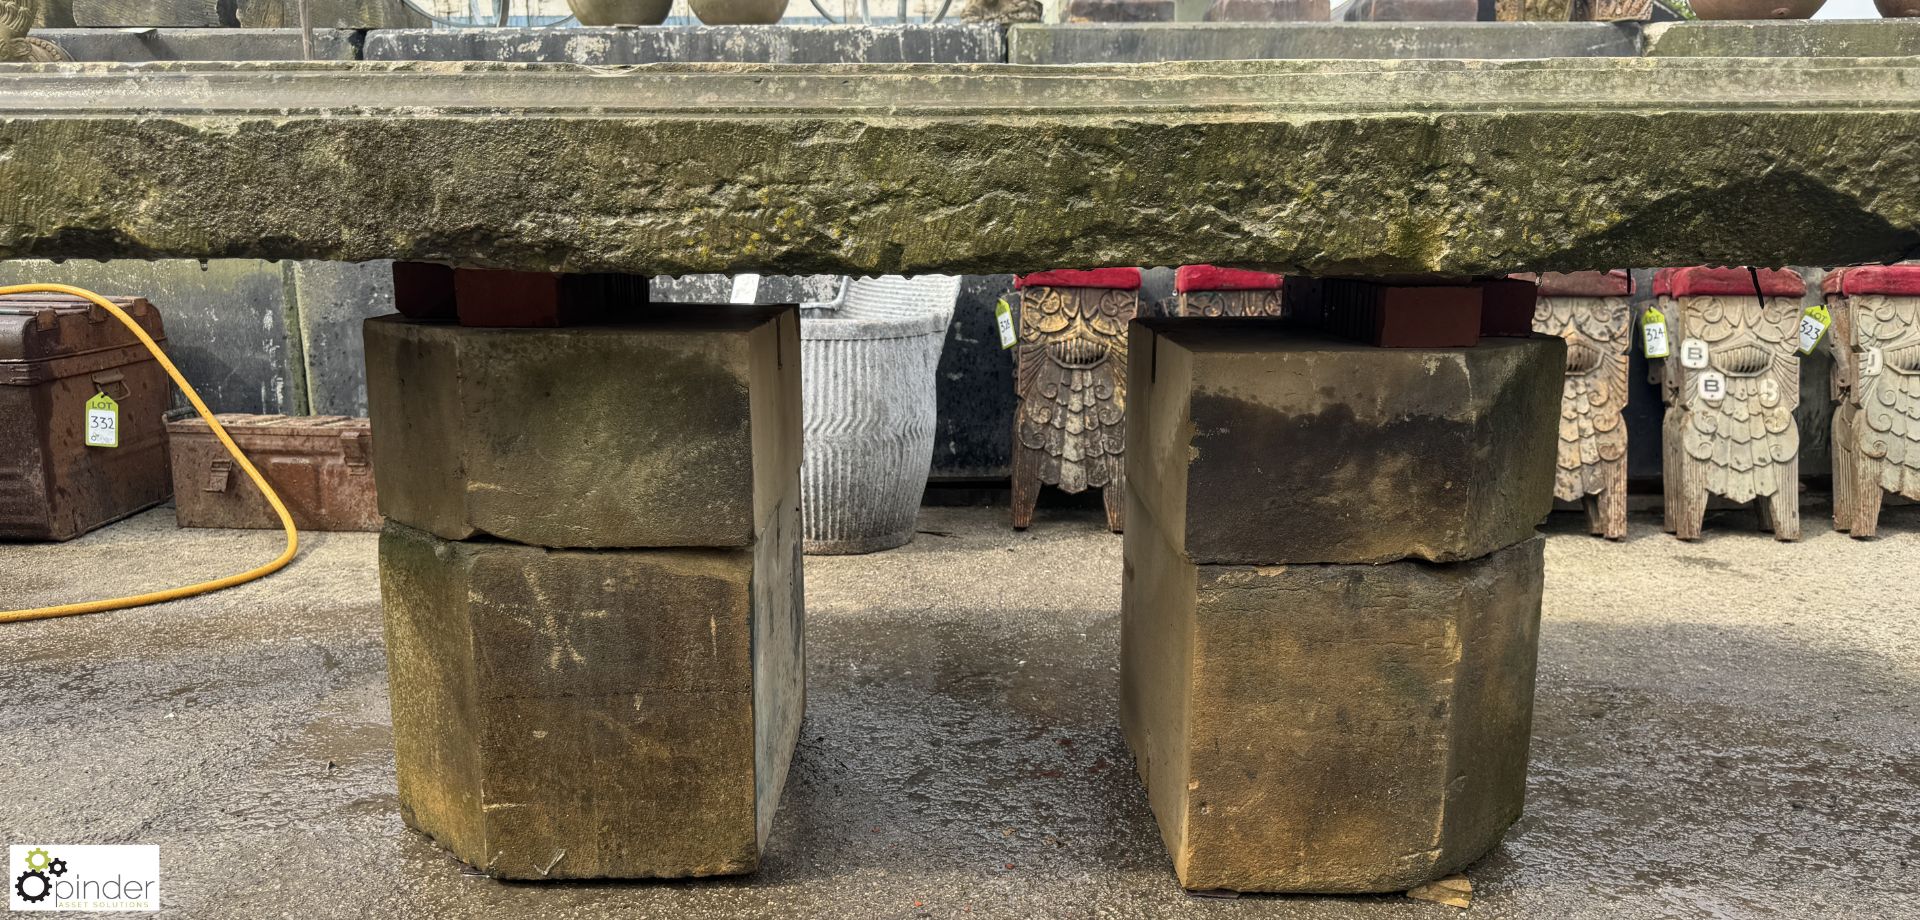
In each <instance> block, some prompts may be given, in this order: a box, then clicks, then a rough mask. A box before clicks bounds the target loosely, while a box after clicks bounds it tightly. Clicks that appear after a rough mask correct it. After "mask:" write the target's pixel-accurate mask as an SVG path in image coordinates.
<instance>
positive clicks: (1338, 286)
mask: <svg viewBox="0 0 1920 920" xmlns="http://www.w3.org/2000/svg"><path fill="white" fill-rule="evenodd" d="M1321 290H1322V297H1321V300H1322V306H1321V322H1320V325H1321V328H1323V329H1325V330H1326V331H1328V332H1330V333H1333V334H1334V335H1338V336H1342V337H1345V338H1350V339H1355V340H1357V341H1361V342H1366V343H1368V344H1370V345H1376V346H1379V347H1381V348H1465V347H1468V346H1472V345H1475V344H1478V343H1479V341H1480V310H1481V303H1482V299H1483V297H1484V294H1485V292H1484V291H1483V290H1482V288H1481V286H1480V285H1479V284H1476V283H1474V282H1471V281H1432V282H1417V283H1407V282H1402V281H1399V280H1394V281H1388V282H1379V281H1362V280H1355V279H1346V278H1330V279H1327V280H1325V281H1323V282H1321Z"/></svg>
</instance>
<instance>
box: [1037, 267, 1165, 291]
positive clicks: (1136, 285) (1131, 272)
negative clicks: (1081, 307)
mask: <svg viewBox="0 0 1920 920" xmlns="http://www.w3.org/2000/svg"><path fill="white" fill-rule="evenodd" d="M1013 286H1014V287H1017V288H1030V287H1068V288H1113V289H1115V290H1120V291H1137V290H1139V289H1140V270H1139V269H1137V268H1094V269H1086V270H1081V269H1076V268H1056V269H1054V270H1053V271H1047V272H1034V273H1033V274H1031V275H1021V276H1020V277H1018V278H1015V279H1013Z"/></svg>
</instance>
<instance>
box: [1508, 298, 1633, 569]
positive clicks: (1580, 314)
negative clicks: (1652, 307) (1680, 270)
mask: <svg viewBox="0 0 1920 920" xmlns="http://www.w3.org/2000/svg"><path fill="white" fill-rule="evenodd" d="M1523 277H1529V276H1523ZM1538 281H1539V301H1538V304H1537V306H1536V309H1535V311H1534V315H1533V329H1534V331H1535V332H1539V333H1543V334H1546V335H1557V336H1559V337H1561V338H1563V339H1565V340H1566V341H1567V373H1566V383H1565V385H1564V387H1563V389H1562V390H1561V395H1560V456H1559V466H1558V468H1557V469H1556V470H1555V471H1554V480H1553V494H1554V497H1555V498H1558V499H1560V500H1561V501H1569V502H1580V503H1581V505H1582V506H1584V507H1585V509H1586V512H1587V525H1588V529H1589V530H1590V531H1591V532H1592V533H1593V534H1594V535H1595V536H1604V537H1606V538H1607V539H1609V540H1619V539H1622V538H1624V537H1625V536H1626V535H1627V426H1626V424H1625V422H1624V421H1623V418H1622V415H1621V413H1622V411H1623V410H1624V409H1625V408H1626V406H1627V362H1628V355H1629V353H1630V352H1631V350H1632V347H1633V307H1632V305H1631V304H1629V303H1628V300H1627V298H1628V297H1630V296H1631V295H1632V293H1633V280H1632V279H1631V278H1630V277H1629V276H1628V275H1627V273H1626V271H1624V270H1619V269H1616V270H1614V271H1610V272H1571V273H1567V274H1561V273H1559V272H1548V273H1546V274H1544V275H1541V276H1540V277H1539V278H1538Z"/></svg>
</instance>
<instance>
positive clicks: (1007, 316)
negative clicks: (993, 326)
mask: <svg viewBox="0 0 1920 920" xmlns="http://www.w3.org/2000/svg"><path fill="white" fill-rule="evenodd" d="M993 321H994V322H996V323H998V324H1000V347H1001V348H1002V349H1007V348H1012V347H1013V346H1014V343H1015V342H1018V341H1020V337H1019V336H1018V335H1016V334H1014V331H1013V308H1012V307H1010V306H1008V305H1007V299H1006V298H1005V297H1002V298H1000V302H999V303H997V304H995V305H994V307H993Z"/></svg>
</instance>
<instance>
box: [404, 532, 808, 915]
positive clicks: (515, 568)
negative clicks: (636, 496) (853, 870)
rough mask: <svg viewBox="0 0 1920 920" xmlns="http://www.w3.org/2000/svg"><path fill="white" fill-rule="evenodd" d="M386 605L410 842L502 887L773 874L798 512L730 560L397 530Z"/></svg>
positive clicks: (793, 650) (732, 552)
mask: <svg viewBox="0 0 1920 920" xmlns="http://www.w3.org/2000/svg"><path fill="white" fill-rule="evenodd" d="M380 587H381V597H382V600H383V601H384V604H385V608H386V630H387V632H386V635H387V654H388V662H389V666H390V680H391V685H392V697H393V734H394V751H395V754H396V759H397V762H396V768H397V773H398V778H399V786H400V804H401V814H402V816H403V817H404V818H405V820H406V822H407V824H408V825H410V826H412V827H414V828H416V829H418V830H420V831H423V832H425V833H427V834H429V835H431V836H432V837H433V838H434V840H435V841H437V842H438V843H439V844H440V845H441V846H444V847H446V848H447V849H448V850H450V851H452V852H453V854H454V855H455V856H457V857H459V858H460V859H461V860H463V861H465V862H467V863H469V864H471V865H473V866H474V867H476V868H478V869H480V870H482V871H484V872H486V873H488V874H491V875H495V876H499V877H503V878H512V879H565V878H646V877H677V876H697V875H720V874H730V873H741V872H750V871H752V870H753V869H754V868H755V867H756V866H757V865H758V864H759V860H760V853H761V850H762V848H763V847H764V845H765V843H766V840H767V834H768V830H769V828H770V827H771V825H772V821H773V815H774V809H775V807H776V805H777V804H778V802H779V798H780V792H781V787H782V784H783V783H784V781H785V778H786V774H787V766H788V762H789V761H790V759H791V758H792V755H793V748H794V743H795V741H796V740H797V738H798V733H799V728H800V720H801V714H802V711H803V710H804V707H805V690H804V684H803V680H802V676H803V672H804V669H805V653H804V647H803V642H802V606H801V582H800V541H799V506H798V505H797V503H793V502H789V503H787V504H786V506H785V507H784V508H783V509H781V511H780V512H779V513H778V514H777V515H775V516H774V517H773V518H772V521H771V524H770V526H769V527H768V528H767V530H766V531H765V532H764V533H763V534H762V535H761V539H760V540H759V541H758V542H757V543H756V544H755V545H754V546H751V547H742V548H727V549H642V550H599V551H586V550H553V549H542V548H538V547H531V546H523V545H520V544H515V543H507V542H503V541H496V540H472V541H450V540H443V539H441V538H439V537H436V536H434V535H432V534H429V533H426V532H423V531H420V530H416V529H414V528H411V527H407V526H405V525H402V524H393V523H389V524H388V525H387V529H386V531H385V532H384V533H383V534H382V535H381V538H380Z"/></svg>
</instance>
